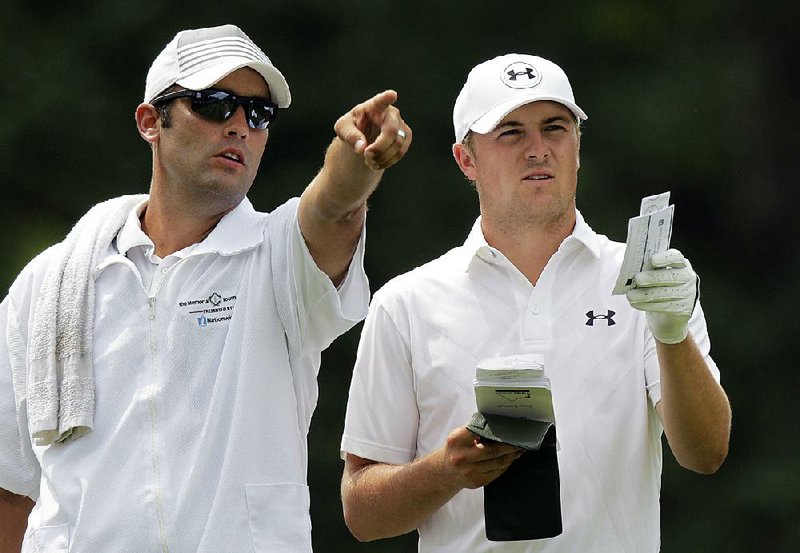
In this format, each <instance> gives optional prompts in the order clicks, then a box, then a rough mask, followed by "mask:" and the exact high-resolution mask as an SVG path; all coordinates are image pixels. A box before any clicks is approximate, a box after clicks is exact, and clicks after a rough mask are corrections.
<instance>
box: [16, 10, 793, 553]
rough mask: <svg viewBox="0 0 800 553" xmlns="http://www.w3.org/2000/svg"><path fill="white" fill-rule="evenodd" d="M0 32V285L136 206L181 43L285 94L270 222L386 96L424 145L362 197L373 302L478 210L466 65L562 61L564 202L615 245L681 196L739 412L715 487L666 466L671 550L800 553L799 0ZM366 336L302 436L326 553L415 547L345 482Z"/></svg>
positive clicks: (681, 241)
mask: <svg viewBox="0 0 800 553" xmlns="http://www.w3.org/2000/svg"><path fill="white" fill-rule="evenodd" d="M8 4H9V5H6V6H4V8H3V16H2V18H1V19H0V60H2V67H5V71H4V74H5V75H6V76H5V78H4V79H3V80H2V82H0V95H1V97H2V98H3V99H4V101H3V102H2V104H0V146H2V147H1V148H0V183H2V187H3V195H4V199H5V202H6V204H5V205H6V207H7V208H8V209H7V210H6V215H5V216H4V217H3V219H4V221H3V222H4V228H5V231H4V232H3V233H2V235H0V248H1V251H2V252H3V269H2V271H0V285H1V286H2V288H3V290H6V289H7V287H8V286H9V285H10V283H11V282H12V280H13V279H14V277H15V275H16V274H17V273H18V272H19V271H20V269H21V268H22V267H23V266H24V265H25V263H27V261H28V260H29V259H30V258H31V257H33V256H34V255H35V254H36V253H38V252H39V251H40V250H42V249H43V248H45V247H46V246H47V245H49V244H51V243H53V242H56V241H58V240H59V239H60V238H61V237H63V235H64V234H65V233H66V232H67V231H68V230H69V228H70V226H71V225H72V224H73V223H74V221H76V220H77V218H78V217H79V216H80V215H81V214H82V213H84V212H85V211H86V210H87V209H88V207H89V206H90V205H92V204H93V203H96V202H98V201H100V200H103V199H105V198H108V197H111V196H115V195H119V194H124V193H135V192H145V191H146V190H147V188H148V184H149V178H150V162H151V160H150V152H149V148H148V147H147V145H146V144H145V143H144V142H143V141H141V140H140V139H139V137H138V135H137V133H136V130H135V127H134V123H133V112H134V109H135V108H136V106H137V104H138V103H139V102H140V101H141V96H142V94H143V89H144V78H145V75H146V72H147V69H148V67H149V65H150V63H151V61H152V59H153V57H155V55H156V54H157V53H158V51H159V50H160V49H161V48H162V47H163V45H164V44H166V43H167V42H168V41H169V40H170V39H171V38H172V36H174V34H175V32H177V31H178V30H180V29H183V28H190V27H199V26H211V25H217V24H222V23H227V22H233V23H236V24H238V25H239V26H241V27H242V28H243V29H244V30H245V31H246V32H247V33H248V34H249V35H250V36H251V38H253V39H254V40H255V41H256V42H257V43H258V44H259V45H261V47H262V48H263V49H264V50H265V51H266V52H267V54H268V55H269V56H270V57H271V58H272V60H273V62H274V63H275V64H276V65H277V66H278V67H279V68H280V69H281V70H282V71H283V73H284V74H285V75H286V77H287V79H288V80H289V82H290V84H291V86H292V96H293V104H292V107H291V108H290V109H288V110H286V111H285V112H282V113H281V116H280V118H279V119H278V120H277V121H276V123H275V125H274V127H273V128H272V129H271V133H270V143H269V146H268V149H267V154H266V155H265V159H264V161H263V163H262V167H261V171H260V174H259V177H258V178H257V180H256V183H255V185H254V187H253V189H252V191H251V194H250V197H251V199H252V201H253V203H254V204H255V205H256V207H257V208H259V209H261V210H270V209H272V208H273V207H275V206H276V205H277V204H279V203H281V202H282V201H283V200H284V199H286V198H288V197H289V196H292V195H296V194H299V192H300V191H301V190H302V188H303V187H304V185H305V183H307V182H308V181H309V180H310V178H311V177H312V176H313V174H314V173H315V171H316V170H317V169H318V167H319V166H320V164H321V162H322V156H323V153H324V149H325V147H326V146H327V144H328V142H329V141H330V139H331V137H332V135H333V133H332V125H333V122H334V121H335V120H336V118H337V117H338V116H339V115H341V114H342V113H344V112H345V111H346V110H347V109H349V108H350V107H351V106H352V105H354V104H355V103H357V102H359V101H361V100H363V99H366V98H367V97H369V96H371V95H372V94H374V93H376V92H378V91H380V90H383V89H385V88H394V89H396V90H397V91H398V92H399V95H400V97H399V101H398V105H399V106H400V108H401V110H402V113H403V115H404V117H405V118H406V119H407V121H408V122H409V124H410V125H411V126H412V128H413V129H414V145H413V147H412V150H411V151H410V153H409V154H408V156H407V157H406V159H405V160H404V161H403V162H402V163H401V164H400V165H398V166H397V167H396V168H394V169H392V170H391V171H389V172H388V173H387V175H386V177H385V178H384V182H383V185H382V186H381V188H380V190H379V191H378V192H377V193H376V195H375V196H374V197H373V200H372V202H371V209H370V215H369V240H368V244H369V247H368V252H367V261H366V262H367V269H368V272H369V274H370V278H371V284H372V288H373V290H374V289H377V288H378V287H380V286H381V285H382V284H383V283H384V282H386V280H388V279H389V278H391V277H392V276H394V275H396V274H398V273H400V272H403V271H406V270H408V269H410V268H412V267H414V266H415V265H417V264H420V263H422V262H424V261H426V260H428V259H430V258H432V257H434V256H437V255H439V254H440V253H442V252H443V251H444V250H446V249H448V248H450V247H452V246H454V245H456V244H459V243H460V242H461V241H463V239H464V237H465V236H466V233H467V231H468V229H469V227H470V225H471V223H472V221H473V220H474V218H475V216H476V214H477V202H476V199H475V193H474V192H473V191H472V190H471V189H470V187H469V185H468V184H467V183H466V181H464V179H463V178H462V177H461V175H460V173H459V172H458V170H457V167H456V166H455V164H454V163H453V162H452V160H451V157H450V145H451V142H452V140H453V139H452V123H451V121H452V120H451V113H452V105H453V101H454V100H455V97H456V95H457V93H458V91H459V89H460V88H461V85H462V83H463V81H464V79H465V77H466V74H467V72H468V71H469V69H470V68H471V67H472V66H473V65H475V64H476V63H479V62H480V61H483V60H485V59H488V58H490V57H493V56H495V55H499V54H502V53H508V52H512V51H520V52H528V53H535V54H539V55H542V56H544V57H547V58H550V59H553V60H554V61H556V62H557V63H559V64H560V65H561V66H562V67H564V69H565V70H566V71H567V74H568V75H569V76H570V79H571V81H572V84H573V88H574V90H575V93H576V97H577V100H578V103H579V104H580V105H581V107H583V109H584V110H585V111H586V112H587V113H588V114H589V116H590V119H589V120H588V122H587V124H586V127H585V129H584V135H583V139H582V152H581V153H582V157H581V161H582V169H581V179H580V184H579V192H578V205H579V208H580V209H581V211H582V212H583V213H584V215H585V216H586V218H587V220H588V221H589V222H590V224H591V225H592V226H593V227H594V228H595V229H596V230H598V231H599V232H602V233H605V234H608V235H609V236H610V237H612V238H614V239H618V240H624V238H625V232H626V221H627V218H628V217H629V216H630V215H631V214H634V213H635V212H636V211H637V209H638V202H639V199H640V198H641V197H642V196H643V195H647V194H654V193H658V192H661V191H664V190H671V191H672V199H673V201H674V202H675V204H676V209H677V212H676V223H675V230H674V237H673V244H674V245H676V246H677V247H679V248H680V249H682V250H683V251H684V252H685V253H686V254H687V255H688V256H689V257H690V258H691V259H692V261H693V264H694V266H695V268H696V269H697V271H698V273H699V274H700V275H701V276H702V279H703V289H702V292H703V301H704V306H705V309H706V314H707V317H708V322H709V325H710V330H711V336H712V340H713V344H714V351H713V353H714V357H715V359H716V361H717V363H718V364H719V366H720V367H721V369H722V372H723V384H724V385H725V387H726V389H727V391H728V394H729V396H730V398H731V403H732V405H733V410H734V428H733V436H732V442H731V451H730V456H729V458H728V461H727V462H726V464H725V465H724V466H723V468H722V469H721V470H720V472H719V473H718V474H717V475H715V476H713V477H701V476H697V475H694V474H691V473H689V472H686V471H684V470H682V469H680V468H679V467H678V466H677V464H676V463H675V461H674V459H673V458H672V457H671V454H670V453H669V452H668V450H665V468H664V483H663V489H662V505H663V516H662V519H663V528H662V533H663V535H662V542H663V549H662V550H663V551H664V552H666V553H670V552H680V553H693V552H707V551H727V552H731V553H736V552H745V551H747V552H749V551H760V552H761V551H764V552H789V551H796V548H797V545H796V544H797V543H798V542H800V476H798V471H797V467H798V466H800V440H798V439H797V434H795V428H794V423H792V422H791V421H792V420H793V416H795V415H796V414H797V413H798V408H797V400H796V396H797V392H798V390H800V377H798V371H797V370H795V368H794V361H792V359H791V352H793V351H794V352H796V351H797V348H796V345H793V344H795V342H794V340H796V337H795V333H796V331H797V329H798V327H799V325H798V324H797V323H796V322H795V321H796V320H797V314H796V309H797V305H798V304H799V303H800V297H798V290H797V286H796V285H795V281H796V280H797V279H796V275H797V274H798V271H797V269H798V256H797V255H795V254H796V253H797V250H798V246H797V242H796V239H797V237H798V235H799V234H800V233H798V222H797V221H798V218H797V217H796V216H795V215H792V213H791V212H792V210H793V209H794V207H795V206H794V204H793V202H792V201H791V198H793V197H794V198H797V194H796V193H794V192H792V190H793V189H794V187H795V186H796V184H797V183H798V182H799V181H800V178H799V177H800V164H799V163H798V158H797V155H796V154H795V149H796V147H797V144H798V140H797V138H796V135H795V128H794V124H795V122H796V121H797V118H798V108H797V102H796V96H797V94H796V91H795V89H791V88H790V81H792V82H793V79H792V78H791V76H792V75H796V74H797V71H798V65H797V60H798V59H800V43H799V42H798V38H797V24H798V20H799V19H800V18H799V17H798V16H799V15H800V8H798V7H797V6H796V4H794V3H791V2H779V1H776V0H765V1H764V2H756V1H754V0H751V1H738V2H737V1H733V2H723V1H720V0H710V1H706V2H691V1H676V0H672V1H669V0H666V1H663V2H649V1H646V0H608V1H605V2H594V1H591V0H575V1H573V2H561V3H558V2H536V1H532V0H527V1H513V0H498V1H496V2H486V1H477V0H466V1H463V2H458V3H456V2H435V1H427V2H421V1H418V0H410V1H408V2H404V3H399V2H377V1H370V2H367V1H364V0H352V1H350V2H333V1H332V2H316V1H312V0H298V1H293V2H290V1H288V0H287V1H271V2H264V1H260V2H256V1H254V0H230V1H229V2H226V3H225V5H224V7H223V6H222V5H221V4H219V3H216V2H196V3H194V4H192V5H191V6H187V5H186V4H183V3H180V4H179V3H171V4H166V5H165V4H163V3H159V2H155V1H153V0H140V1H138V2H126V1H122V0H107V1H105V2H102V3H99V2H88V1H85V0H84V1H81V0H73V1H72V2H68V3H54V2H47V3H23V2H13V3H8ZM357 341H358V329H354V330H353V331H351V332H350V333H348V334H347V335H345V336H344V337H342V338H341V339H340V340H338V341H337V342H336V343H335V344H334V345H333V346H332V347H331V348H330V349H329V350H328V351H327V352H325V354H324V357H323V370H322V374H321V377H320V384H321V393H320V401H319V406H318V408H317V412H316V416H315V419H314V423H313V425H312V432H311V436H310V447H311V463H310V474H309V479H310V484H311V489H312V518H313V524H314V530H313V536H314V542H315V544H316V549H317V550H319V551H354V552H356V551H370V552H393V551H405V552H411V551H415V550H416V545H415V544H416V539H415V536H414V535H409V536H405V537H403V538H398V539H394V540H384V541H381V542H377V543H371V544H358V543H356V542H355V541H354V540H353V539H352V538H351V537H350V536H349V534H348V533H347V530H346V528H345V527H344V524H343V521H342V514H341V506H340V502H339V496H338V482H339V477H340V474H341V468H342V462H341V461H340V459H339V449H338V448H339V439H340V435H341V430H342V425H343V418H344V407H345V401H346V395H347V388H348V384H349V375H350V370H351V367H352V362H353V358H354V355H355V349H356V345H357Z"/></svg>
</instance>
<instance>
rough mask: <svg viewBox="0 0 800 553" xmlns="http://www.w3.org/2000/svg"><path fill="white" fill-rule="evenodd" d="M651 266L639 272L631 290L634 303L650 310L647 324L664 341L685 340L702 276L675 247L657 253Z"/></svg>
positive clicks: (633, 304) (633, 305) (630, 298)
mask: <svg viewBox="0 0 800 553" xmlns="http://www.w3.org/2000/svg"><path fill="white" fill-rule="evenodd" d="M650 262H651V264H652V265H653V268H652V269H648V270H644V271H642V272H640V273H637V274H636V276H635V277H634V283H635V288H633V289H631V290H628V293H627V297H628V302H630V304H631V307H633V308H635V309H639V310H640V311H645V312H646V313H647V325H648V326H649V327H650V332H652V333H653V336H655V338H656V340H658V341H659V342H662V343H664V344H677V343H678V342H682V341H683V340H684V338H686V336H687V334H689V318H690V317H691V316H692V311H693V310H694V304H695V302H696V301H697V296H698V293H699V283H700V281H699V278H698V276H697V274H696V273H695V272H694V270H693V269H692V265H691V264H690V263H689V260H688V259H686V258H685V257H683V254H682V253H681V252H679V251H678V250H676V249H671V250H667V251H665V252H658V253H654V254H653V255H652V256H651V258H650Z"/></svg>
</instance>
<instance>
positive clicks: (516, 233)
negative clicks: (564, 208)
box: [481, 211, 575, 285]
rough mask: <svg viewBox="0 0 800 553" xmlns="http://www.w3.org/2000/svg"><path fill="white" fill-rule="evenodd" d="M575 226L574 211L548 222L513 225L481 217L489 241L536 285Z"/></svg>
mask: <svg viewBox="0 0 800 553" xmlns="http://www.w3.org/2000/svg"><path fill="white" fill-rule="evenodd" d="M574 228H575V212H574V211H572V212H571V213H570V214H568V215H567V216H565V217H563V218H560V219H558V220H553V221H549V222H547V223H546V224H541V225H531V226H524V227H514V228H507V227H505V226H504V225H503V224H502V222H499V223H498V222H496V221H491V220H486V219H483V218H482V219H481V229H482V230H483V235H484V237H485V238H486V242H487V243H488V244H489V245H490V246H492V247H493V248H496V249H498V250H499V251H501V252H502V253H503V255H504V256H506V258H507V259H508V260H509V261H510V262H511V263H512V264H513V265H514V266H515V267H516V268H517V269H518V270H519V271H520V272H521V273H522V274H523V275H525V278H527V279H528V280H529V281H530V283H531V284H533V285H536V283H537V282H538V280H539V277H540V276H541V274H542V271H544V268H545V266H546V265H547V262H548V261H550V258H551V257H552V256H553V255H554V254H555V253H556V252H557V251H558V248H559V247H560V246H561V243H562V242H563V241H564V240H565V239H566V238H567V237H568V236H569V235H570V234H572V231H573V229H574Z"/></svg>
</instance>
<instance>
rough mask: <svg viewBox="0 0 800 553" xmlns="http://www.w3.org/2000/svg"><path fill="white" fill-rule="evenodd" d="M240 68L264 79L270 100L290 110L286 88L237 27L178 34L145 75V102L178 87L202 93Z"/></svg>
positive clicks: (267, 59)
mask: <svg viewBox="0 0 800 553" xmlns="http://www.w3.org/2000/svg"><path fill="white" fill-rule="evenodd" d="M242 67H250V68H252V69H254V70H256V71H258V72H259V74H261V76H262V77H264V80H265V81H266V83H267V85H268V86H269V93H270V100H272V101H273V102H275V103H276V104H278V107H280V108H285V107H289V104H290V103H291V102H292V96H291V94H290V93H289V85H288V84H287V83H286V79H285V78H284V77H283V75H282V74H281V72H280V71H278V69H277V68H276V67H275V66H274V65H272V62H271V61H270V60H269V58H268V57H267V56H266V54H264V52H262V51H261V49H260V48H259V47H258V46H256V44H255V43H254V42H253V41H252V40H250V37H248V36H247V35H246V34H244V32H243V31H242V30H241V29H240V28H239V27H237V26H236V25H221V26H219V27H209V28H205V29H190V30H186V31H181V32H179V33H178V34H177V35H175V38H173V39H172V41H171V42H170V43H169V44H167V45H166V47H165V48H164V50H162V51H161V53H160V54H159V55H158V57H156V59H155V61H153V65H151V66H150V71H148V73H147V81H146V83H145V89H144V101H145V102H148V103H149V102H151V101H152V100H153V98H155V97H156V96H158V94H160V93H161V92H163V91H164V90H166V89H167V88H169V87H170V86H172V85H174V84H177V85H180V86H182V87H184V88H188V89H189V90H203V89H205V88H209V87H210V86H212V85H213V84H215V83H217V82H218V81H220V80H221V79H223V78H224V77H226V76H227V75H229V74H231V73H233V72H234V71H236V70H237V69H241V68H242Z"/></svg>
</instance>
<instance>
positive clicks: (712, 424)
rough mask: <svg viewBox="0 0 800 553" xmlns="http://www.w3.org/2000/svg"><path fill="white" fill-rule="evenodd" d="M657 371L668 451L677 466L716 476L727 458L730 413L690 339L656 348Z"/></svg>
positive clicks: (699, 353)
mask: <svg viewBox="0 0 800 553" xmlns="http://www.w3.org/2000/svg"><path fill="white" fill-rule="evenodd" d="M656 349H657V353H658V360H659V364H660V366H661V401H660V402H659V405H658V409H659V414H660V415H661V419H662V422H663V424H664V431H665V433H666V435H667V440H668V441H669V445H670V448H671V449H672V452H673V453H674V455H675V458H676V459H677V460H678V462H679V463H680V464H681V466H683V467H685V468H687V469H690V470H693V471H695V472H699V473H703V474H710V473H713V472H715V471H716V470H717V469H718V468H719V467H720V466H721V465H722V462H723V461H724V460H725V457H726V456H727V454H728V442H729V439H730V428H731V410H730V405H729V403H728V398H727V396H726V395H725V392H724V390H723V389H722V387H721V386H720V385H719V384H718V383H717V382H716V380H714V378H713V376H712V375H711V373H710V372H709V370H708V367H707V366H706V363H705V360H704V359H703V355H702V354H701V352H700V350H699V349H698V347H697V345H696V344H695V342H694V340H693V339H692V336H691V334H690V335H689V336H688V337H687V338H686V339H685V340H684V341H683V342H680V343H678V344H674V345H666V344H662V343H657V346H656Z"/></svg>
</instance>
